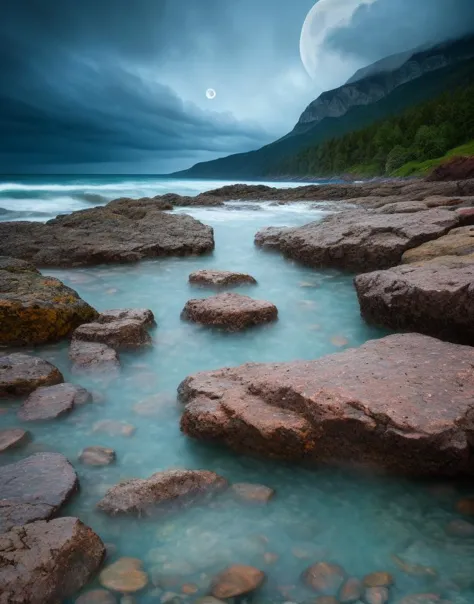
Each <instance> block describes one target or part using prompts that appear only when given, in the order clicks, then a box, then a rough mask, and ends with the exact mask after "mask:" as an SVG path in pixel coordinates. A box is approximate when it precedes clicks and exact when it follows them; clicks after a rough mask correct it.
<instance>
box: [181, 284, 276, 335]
mask: <svg viewBox="0 0 474 604" xmlns="http://www.w3.org/2000/svg"><path fill="white" fill-rule="evenodd" d="M181 317H182V318H183V319H187V320H189V321H194V322H195V323H203V324H205V325H212V326H213V327H223V328H225V329H228V330H229V331H239V330H241V329H246V328H247V327H251V326H253V325H259V324H262V323H268V322H270V321H276V319H277V318H278V309H277V307H276V306H275V305H274V304H272V303H271V302H267V301H266V300H254V299H253V298H249V297H248V296H241V295H240V294H232V293H228V294H219V295H217V296H211V297H210V298H204V299H197V300H189V301H188V302H187V303H186V306H185V307H184V309H183V312H182V313H181Z"/></svg>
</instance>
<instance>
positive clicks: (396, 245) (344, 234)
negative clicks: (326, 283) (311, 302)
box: [255, 209, 460, 270]
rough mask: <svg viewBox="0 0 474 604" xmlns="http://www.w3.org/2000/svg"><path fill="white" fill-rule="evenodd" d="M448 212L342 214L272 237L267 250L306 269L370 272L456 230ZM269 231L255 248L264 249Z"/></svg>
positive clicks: (453, 216) (260, 236)
mask: <svg viewBox="0 0 474 604" xmlns="http://www.w3.org/2000/svg"><path fill="white" fill-rule="evenodd" d="M459 222H460V217H459V216H458V215H457V214H456V213H455V212H451V211H449V210H443V209H432V210H426V211H425V212H416V213H409V214H404V213H398V214H377V213H374V212H369V211H365V210H355V211H347V212H341V213H339V214H333V215H330V216H327V217H326V218H324V219H323V220H321V221H319V222H312V223H310V224H307V225H305V226H302V227H296V228H292V229H283V230H280V233H278V232H272V233H271V239H270V240H271V241H272V242H275V243H272V247H278V249H280V251H281V252H282V253H283V254H285V255H286V256H288V257H290V258H293V259H295V260H298V261H300V262H302V263H304V264H308V265H310V266H317V267H321V266H327V267H337V268H343V269H351V270H375V269H382V268H388V267H390V266H394V265H396V264H399V263H400V261H401V258H402V255H403V253H404V252H405V251H406V250H408V249H410V248H413V247H416V246H419V245H421V244H422V243H425V242H426V241H430V240H431V239H436V238H437V237H440V236H442V235H444V234H446V233H447V232H448V231H449V230H450V229H452V228H454V227H456V226H458V224H459ZM267 233H268V231H264V232H263V233H262V232H261V233H257V235H256V237H255V242H256V243H257V244H258V245H262V244H264V245H265V244H266V241H267V240H268V235H267Z"/></svg>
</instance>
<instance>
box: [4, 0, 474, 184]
mask: <svg viewBox="0 0 474 604" xmlns="http://www.w3.org/2000/svg"><path fill="white" fill-rule="evenodd" d="M334 1H335V2H341V1H342V2H344V1H345V0H334ZM361 1H362V0H361ZM313 4H314V0H233V1H231V0H0V172H2V173H4V174H6V173H18V172H23V173H164V172H170V171H173V170H179V169H183V168H186V167H189V166H191V165H192V164H194V163H196V162H198V161H204V160H209V159H213V158H215V157H220V156H223V155H228V154H230V153H236V152H241V151H246V150H250V149H254V148H257V147H260V146H262V145H264V144H266V143H269V142H271V141H272V140H274V139H276V138H278V137H280V136H282V135H283V134H285V133H286V132H288V131H289V130H291V129H292V127H293V126H294V124H295V122H296V121H297V120H298V117H299V115H300V114H301V112H302V111H303V110H304V108H305V106H306V105H307V104H308V103H309V102H310V101H312V100H313V99H314V98H316V97H317V96H318V94H319V93H320V92H322V90H324V89H327V88H332V87H335V86H338V85H340V84H342V83H343V82H344V81H345V80H346V79H347V77H348V76H347V73H344V70H342V71H341V70H340V69H339V68H337V66H336V65H333V64H331V61H330V60H328V61H327V62H324V61H323V62H322V64H323V69H322V71H321V73H320V74H319V77H318V78H317V79H315V80H311V78H309V76H308V75H307V74H306V72H305V70H304V68H303V66H302V63H301V60H300V56H299V37H300V32H301V27H302V25H303V22H304V19H305V17H306V14H307V13H308V11H309V10H310V9H311V7H312V6H313ZM473 27H474V0H375V1H374V2H373V4H371V5H363V6H361V7H360V9H359V10H357V11H356V13H355V14H354V18H353V20H352V22H351V23H350V24H349V25H348V26H347V27H343V28H339V29H335V30H332V31H330V32H328V35H327V38H326V41H325V47H326V48H328V49H331V50H334V49H336V50H337V52H338V54H339V55H340V56H342V57H347V60H348V61H349V60H350V61H351V65H352V64H354V65H355V66H357V67H362V66H365V65H367V64H370V63H372V62H374V61H376V60H378V59H380V58H383V57H384V56H387V55H389V54H392V53H395V52H400V51H405V50H407V49H410V48H415V47H418V46H420V45H423V44H427V43H435V42H437V41H440V40H444V39H447V38H450V37H453V36H455V35H459V34H462V33H465V32H467V31H470V30H472V29H473ZM321 52H324V48H323V49H321ZM328 56H329V55H328ZM330 56H332V54H331V55H330ZM338 65H340V61H339V62H338ZM207 88H214V89H215V90H216V92H217V96H216V98H215V99H214V100H209V99H207V98H206V95H205V93H206V89H207Z"/></svg>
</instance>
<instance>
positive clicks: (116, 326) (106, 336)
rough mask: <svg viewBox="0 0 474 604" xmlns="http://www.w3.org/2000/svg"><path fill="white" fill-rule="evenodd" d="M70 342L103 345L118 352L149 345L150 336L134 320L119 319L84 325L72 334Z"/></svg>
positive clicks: (143, 327)
mask: <svg viewBox="0 0 474 604" xmlns="http://www.w3.org/2000/svg"><path fill="white" fill-rule="evenodd" d="M72 341H73V344H74V345H76V343H77V342H94V343H96V344H105V345H106V346H109V347H110V348H113V349H114V350H119V351H120V350H133V349H136V348H143V347H147V346H150V345H151V337H150V334H149V333H148V331H147V329H146V327H145V326H144V325H143V322H141V321H136V320H135V319H119V320H116V321H111V322H106V323H99V322H95V323H85V324H84V325H81V326H80V327H78V328H77V329H76V331H75V332H74V333H73V335H72ZM76 349H77V348H76ZM104 354H105V351H104ZM101 356H102V355H101ZM107 356H108V355H107Z"/></svg>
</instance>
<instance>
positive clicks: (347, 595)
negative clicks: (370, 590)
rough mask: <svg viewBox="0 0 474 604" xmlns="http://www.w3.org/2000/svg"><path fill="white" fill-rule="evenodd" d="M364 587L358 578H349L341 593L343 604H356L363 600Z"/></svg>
mask: <svg viewBox="0 0 474 604" xmlns="http://www.w3.org/2000/svg"><path fill="white" fill-rule="evenodd" d="M363 591H364V587H363V585H362V581H360V580H359V579H358V578H357V577H349V579H347V581H346V582H345V583H344V585H343V586H342V587H341V589H340V591H339V595H338V597H339V602H341V604H355V602H358V601H359V600H360V599H361V598H362V593H363Z"/></svg>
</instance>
